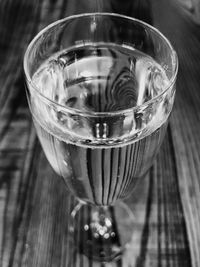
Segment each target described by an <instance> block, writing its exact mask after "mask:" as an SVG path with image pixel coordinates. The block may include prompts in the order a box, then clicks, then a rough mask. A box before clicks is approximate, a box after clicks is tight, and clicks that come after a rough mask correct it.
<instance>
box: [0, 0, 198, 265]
mask: <svg viewBox="0 0 200 267" xmlns="http://www.w3.org/2000/svg"><path fill="white" fill-rule="evenodd" d="M177 3H178V2H177ZM91 11H112V12H117V13H123V14H126V15H129V16H133V17H137V18H140V19H143V20H145V21H147V22H149V23H152V24H153V25H154V26H156V27H157V28H159V29H160V30H161V31H162V32H163V33H164V34H165V35H166V36H167V37H168V38H169V39H170V40H171V42H172V44H173V45H174V47H175V49H176V50H177V53H178V57H179V64H180V66H179V73H178V80H177V93H176V100H175V106H174V109H173V113H172V115H171V118H170V123H169V127H168V130H167V134H166V138H165V140H164V143H163V145H162V147H161V150H160V153H159V155H158V157H157V159H156V161H155V163H154V165H153V167H152V168H151V170H150V172H149V174H148V176H147V177H146V178H145V179H144V180H143V181H142V182H141V183H140V184H139V185H138V187H137V190H135V191H134V194H133V195H132V198H131V208H132V209H133V212H134V216H135V227H134V230H133V234H132V243H131V244H132V245H131V247H130V249H129V250H128V251H127V252H126V253H125V254H124V256H123V257H122V258H121V259H120V260H118V261H115V262H110V263H98V262H95V261H93V260H91V259H88V258H87V257H86V256H84V255H83V254H80V253H79V251H78V250H77V248H76V246H75V245H74V246H73V245H72V244H71V243H69V238H68V236H69V229H68V228H69V218H70V209H71V207H72V206H73V205H74V203H75V200H74V198H73V197H72V196H71V195H70V194H69V193H68V192H67V191H66V188H65V186H63V182H62V180H61V179H60V178H59V177H57V176H56V174H55V173H54V171H53V170H52V169H51V167H50V165H49V163H48V162H47V160H46V158H45V156H44V154H43V152H42V149H41V146H40V144H39V142H38V139H37V137H36V133H35V130H34V127H33V123H32V120H31V116H30V112H29V110H28V106H27V101H26V96H25V90H24V77H23V68H22V58H23V54H24V52H25V49H26V47H27V45H28V43H29V42H30V40H31V39H32V38H33V36H34V35H35V34H36V33H37V32H38V31H40V30H41V29H42V28H43V27H45V26H46V25H47V24H49V23H51V22H53V21H55V20H57V19H59V18H62V17H65V16H67V15H71V14H75V13H80V12H91ZM199 69H200V26H198V25H196V24H195V23H194V22H192V20H191V19H190V18H189V17H187V15H186V14H185V13H184V10H183V9H181V8H179V5H178V4H176V1H175V0H168V1H166V0H152V1H146V0H137V1H129V0H126V1H120V0H115V1H114V0H111V1H103V0H102V1H99V2H97V1H92V0H85V1H84V0H81V1H80V0H67V1H66V0H34V1H27V0H9V1H8V0H0V267H8V266H9V267H13V266H15V267H22V266H23V267H24V266H28V267H33V266H34V267H45V266H47V267H49V266H53V267H54V266H62V267H63V266H67V267H68V266H73V267H74V266H77V267H78V266H82V267H85V266H137V267H145V266H159V267H163V266H167V267H170V266H176V267H177V266H181V267H184V266H185V267H190V266H191V267H199V266H200V252H199V251H200V250H199V248H200V138H199V135H200V126H199V125H200V71H199ZM80 238H81V237H80V236H76V242H77V243H78V242H79V241H80Z"/></svg>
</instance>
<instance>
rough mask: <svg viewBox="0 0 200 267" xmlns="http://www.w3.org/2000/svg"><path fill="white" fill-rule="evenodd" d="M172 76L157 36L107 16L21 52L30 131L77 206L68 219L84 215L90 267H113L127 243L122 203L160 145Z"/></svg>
mask: <svg viewBox="0 0 200 267" xmlns="http://www.w3.org/2000/svg"><path fill="white" fill-rule="evenodd" d="M177 70H178V59H177V55H176V53H175V51H174V49H173V47H172V46H171V44H170V42H169V41H168V40H167V39H166V38H165V37H164V36H163V35H162V34H161V33H160V32H159V31H158V30H157V29H155V28H153V27H152V26H150V25H148V24H146V23H144V22H142V21H139V20H137V19H133V18H130V17H126V16H123V15H119V14H113V13H112V14H111V13H89V14H80V15H75V16H71V17H67V18H64V19H62V20H59V21H56V22H55V23H53V24H51V25H49V26H48V27H46V28H45V29H43V30H42V31H41V32H40V33H39V34H38V35H37V36H36V37H35V38H34V39H33V40H32V42H31V43H30V44H29V46H28V48H27V51H26V53H25V57H24V71H25V76H26V82H27V90H26V92H27V98H28V103H29V107H30V110H31V113H32V117H33V121H34V124H35V128H36V131H37V134H38V137H39V140H40V142H41V145H42V147H43V150H44V152H45V155H46V157H47V159H48V161H49V162H50V164H51V166H52V167H53V169H54V170H55V172H56V173H57V174H59V175H60V176H61V177H62V178H63V179H64V181H65V183H66V185H67V187H68V188H69V190H70V192H71V193H72V194H73V195H74V196H75V197H76V198H77V199H78V201H79V204H78V205H77V206H76V207H75V208H74V210H73V211H72V213H71V214H72V217H73V219H74V220H76V218H77V216H78V214H80V213H81V212H82V213H84V214H85V212H83V211H84V209H87V216H86V217H84V220H83V223H82V225H80V227H82V230H81V231H83V236H87V237H86V238H85V239H84V241H83V242H85V243H84V247H85V248H88V250H87V251H90V249H92V248H93V257H94V258H95V259H97V260H102V261H107V260H108V261H109V260H112V259H113V258H115V257H117V256H118V255H120V254H121V253H122V251H123V250H124V248H125V247H126V245H127V244H128V243H129V242H130V239H131V233H132V231H133V227H134V217H133V215H132V212H131V211H130V209H129V208H128V206H127V205H126V204H125V203H124V202H123V199H124V198H126V197H128V196H129V195H130V194H131V193H134V188H135V185H136V183H137V181H140V180H141V181H142V177H144V176H145V175H146V173H147V172H148V170H149V168H150V167H151V165H152V163H153V160H154V159H155V156H156V154H157V152H158V150H159V147H160V145H161V143H162V140H163V138H164V134H165V131H166V127H167V122H168V117H169V115H170V113H171V110H172V106H173V102H174V96H175V80H176V76H177ZM141 197H142V196H141ZM72 226H73V225H72ZM72 230H73V227H72ZM88 256H89V255H88Z"/></svg>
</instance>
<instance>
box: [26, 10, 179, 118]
mask: <svg viewBox="0 0 200 267" xmlns="http://www.w3.org/2000/svg"><path fill="white" fill-rule="evenodd" d="M92 16H110V17H116V18H123V19H126V20H130V21H132V22H135V23H137V24H138V25H142V26H145V27H147V28H149V29H150V30H152V31H153V32H155V33H156V34H158V35H159V36H160V37H161V38H162V39H163V40H164V41H165V42H166V43H167V45H168V47H169V48H170V50H171V52H172V57H173V58H172V60H173V64H174V71H173V74H172V77H171V78H170V79H169V82H168V84H167V86H166V88H165V89H164V90H163V91H162V92H161V93H159V94H158V95H156V96H155V97H153V98H151V99H150V100H148V101H146V102H144V103H142V104H140V105H136V106H133V107H131V108H127V109H121V110H116V111H105V112H96V111H85V110H84V111H82V110H80V109H76V108H72V107H67V106H65V105H62V104H60V103H57V102H55V101H54V100H52V99H50V98H48V97H46V96H45V95H44V94H42V93H41V92H40V90H39V88H38V87H37V86H36V84H35V83H34V82H33V80H32V79H31V77H30V73H29V71H28V64H27V58H28V54H29V53H30V50H31V48H32V47H33V46H34V44H35V42H36V41H37V40H38V39H39V38H40V37H41V36H42V35H43V34H44V33H45V32H47V31H48V30H49V29H51V28H53V27H54V26H56V25H58V24H61V23H63V22H66V21H70V20H72V19H76V18H82V17H92ZM178 65H179V62H178V56H177V53H176V51H175V49H174V48H173V46H172V44H171V42H170V41H169V40H168V38H167V37H166V36H165V35H164V34H163V33H161V32H160V30H158V29H157V28H155V27H154V26H152V25H150V24H148V23H146V22H144V21H142V20H140V19H136V18H132V17H129V16H126V15H122V14H118V13H110V12H91V13H81V14H77V15H72V16H68V17H65V18H63V19H59V20H56V21H55V22H53V23H50V24H49V25H47V26H46V27H45V28H43V29H42V30H41V31H39V32H38V33H37V34H36V35H35V37H34V38H33V39H32V40H31V42H30V43H29V44H28V47H27V49H26V51H25V54H24V59H23V69H24V74H25V78H26V80H27V81H28V83H30V84H31V86H32V88H33V89H34V91H35V92H36V94H38V95H39V96H40V97H41V98H42V100H44V101H45V102H47V103H49V104H53V105H56V106H58V107H60V108H61V109H64V110H65V111H66V112H68V113H70V114H77V115H78V114H79V115H82V116H84V115H86V116H92V117H99V116H114V115H120V114H126V113H130V112H134V111H137V110H140V109H142V108H145V107H146V106H149V105H151V104H152V103H154V102H155V101H156V100H157V99H158V98H160V97H161V96H162V95H164V94H165V93H166V92H167V91H168V90H169V89H170V88H171V87H172V86H173V85H174V83H175V81H176V77H177V73H178ZM28 90H29V88H28Z"/></svg>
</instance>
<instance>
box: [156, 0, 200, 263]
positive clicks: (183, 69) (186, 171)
mask: <svg viewBox="0 0 200 267" xmlns="http://www.w3.org/2000/svg"><path fill="white" fill-rule="evenodd" d="M154 5H156V6H155V7H154V10H155V13H154V18H155V25H156V26H158V27H159V28H160V29H161V30H162V31H163V32H164V33H165V34H166V35H167V36H168V37H169V38H170V39H171V41H172V43H173V45H174V47H175V49H176V51H177V53H178V57H179V62H180V68H179V74H178V81H177V95H176V103H175V108H174V111H173V113H172V118H171V130H172V140H173V144H174V151H175V157H176V165H177V172H178V182H179V188H180V194H181V200H182V205H183V210H184V216H185V219H186V226H187V235H188V239H189V243H190V244H189V247H190V251H191V256H192V264H193V265H192V266H199V265H200V253H199V246H200V234H199V233H200V232H199V230H200V218H199V216H200V214H199V197H200V179H199V173H200V167H199V166H200V165H199V160H200V155H199V151H200V150H199V145H200V142H199V123H198V121H199V105H200V95H199V84H200V76H199V63H198V62H199V58H200V54H199V46H200V35H199V31H198V30H197V26H196V25H194V23H193V22H192V21H188V20H187V18H185V17H184V15H183V14H182V13H180V12H179V10H178V9H177V8H175V6H174V5H173V3H165V2H164V1H159V3H158V1H154ZM169 14H170V15H169ZM161 18H162V19H161ZM194 33H195V34H194Z"/></svg>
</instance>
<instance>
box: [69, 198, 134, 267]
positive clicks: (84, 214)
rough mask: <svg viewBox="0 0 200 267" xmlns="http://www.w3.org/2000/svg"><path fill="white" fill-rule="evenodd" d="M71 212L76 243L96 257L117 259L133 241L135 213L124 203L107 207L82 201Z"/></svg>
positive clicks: (107, 259)
mask: <svg viewBox="0 0 200 267" xmlns="http://www.w3.org/2000/svg"><path fill="white" fill-rule="evenodd" d="M71 215H72V224H71V234H72V236H73V239H74V240H75V239H76V240H78V242H77V243H76V242H75V245H76V247H78V250H79V253H82V254H85V255H86V256H87V257H89V258H92V259H93V260H96V261H101V262H103V261H107V262H108V261H112V260H117V259H118V258H120V257H121V255H122V254H123V251H124V250H125V248H126V247H127V246H128V244H129V243H130V241H131V237H132V234H133V229H134V225H133V224H134V216H133V213H132V212H131V210H130V209H129V208H128V206H127V205H126V204H125V203H123V202H117V203H116V205H115V206H106V207H104V206H94V205H87V204H82V203H79V204H78V205H77V206H76V207H75V208H74V210H73V211H72V213H71ZM78 236H79V238H78V239H77V237H78Z"/></svg>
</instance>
